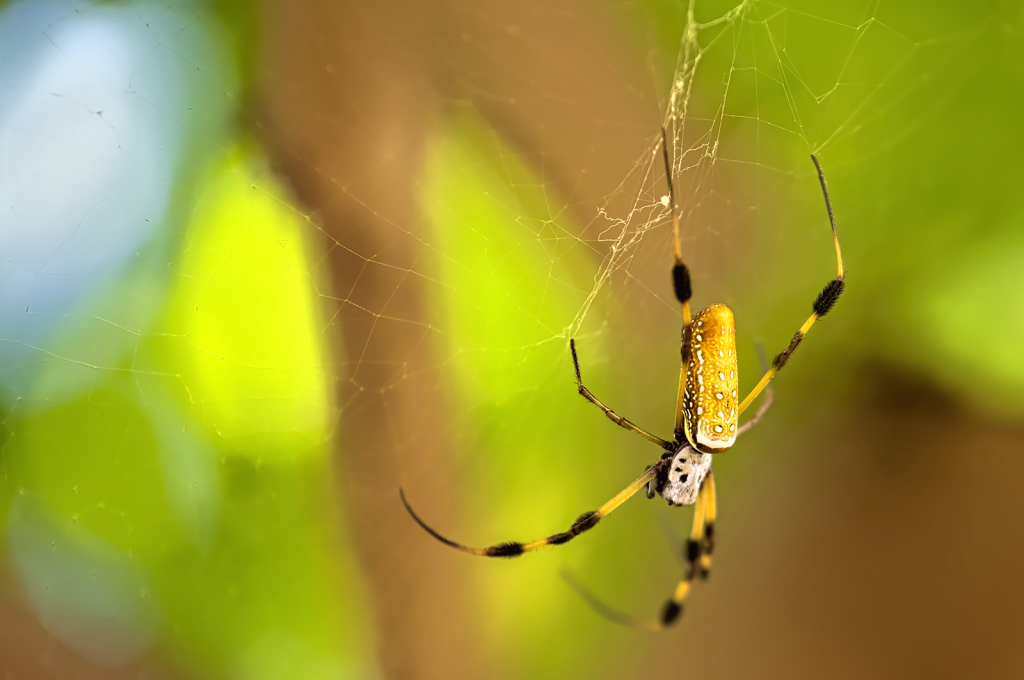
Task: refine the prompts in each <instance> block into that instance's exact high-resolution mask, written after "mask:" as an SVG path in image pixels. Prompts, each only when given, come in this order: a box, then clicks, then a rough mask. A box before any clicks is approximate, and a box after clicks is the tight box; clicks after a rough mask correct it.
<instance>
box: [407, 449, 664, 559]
mask: <svg viewBox="0 0 1024 680" xmlns="http://www.w3.org/2000/svg"><path fill="white" fill-rule="evenodd" d="M669 462H670V461H669V460H659V461H658V462H657V463H655V464H654V465H652V466H651V467H650V468H648V469H647V471H646V472H644V473H643V474H642V475H640V476H639V477H638V478H637V479H636V480H634V481H633V483H632V484H630V485H629V486H627V487H626V488H625V489H623V490H622V491H620V492H619V493H617V494H616V495H615V496H614V497H613V498H612V499H611V500H610V501H608V502H607V503H605V504H604V505H602V506H601V507H600V508H598V509H597V510H594V511H593V512H585V513H583V514H582V515H580V516H579V517H578V518H577V519H576V521H575V522H573V524H572V526H571V527H569V529H568V531H563V532H562V533H559V534H552V535H551V536H548V537H547V538H543V539H541V540H539V541H533V542H530V543H519V542H515V541H510V542H507V543H499V544H497V545H492V546H490V547H487V548H471V547H469V546H467V545H463V544H461V543H456V542H455V541H453V540H451V539H448V538H445V537H444V536H442V535H441V534H439V533H438V532H437V531H435V530H434V529H432V528H431V527H430V526H429V525H427V523H426V522H424V521H423V520H422V519H420V518H419V515H417V514H416V513H415V512H414V511H413V509H412V507H411V506H410V505H409V502H408V501H407V500H405V491H403V490H402V489H399V490H398V492H399V494H400V495H401V496H402V503H403V504H404V505H405V509H406V510H408V511H409V514H410V515H411V516H412V518H413V519H414V520H416V523H417V524H419V525H420V526H421V527H423V530H424V531H426V532H427V533H428V534H430V535H431V536H433V537H434V538H436V539H437V540H439V541H441V542H442V543H444V544H445V545H448V546H451V547H452V548H455V549H456V550H461V551H462V552H467V553H469V554H470V555H480V556H481V557H517V556H519V555H522V554H523V553H526V552H530V551H533V550H539V549H540V548H543V547H544V546H547V545H562V544H563V543H568V542H569V541H571V540H572V539H574V538H576V537H577V536H579V535H580V534H582V533H583V532H584V531H587V530H588V529H592V528H594V526H595V525H596V524H597V523H598V522H599V521H601V519H602V518H604V517H607V516H608V515H610V514H611V513H612V512H613V511H614V510H615V509H616V508H618V507H619V506H620V505H622V504H623V503H625V502H626V501H627V500H629V499H630V498H631V497H632V496H633V494H635V493H636V492H638V491H640V489H642V488H644V486H646V485H647V483H648V482H649V481H651V480H652V479H654V478H655V477H656V476H657V475H658V473H660V472H661V471H662V469H663V468H664V467H665V466H666V465H668V464H669Z"/></svg>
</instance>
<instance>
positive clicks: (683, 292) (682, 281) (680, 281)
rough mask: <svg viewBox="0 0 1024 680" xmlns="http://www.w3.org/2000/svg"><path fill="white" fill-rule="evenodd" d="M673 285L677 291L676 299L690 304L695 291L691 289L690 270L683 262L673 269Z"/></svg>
mask: <svg viewBox="0 0 1024 680" xmlns="http://www.w3.org/2000/svg"><path fill="white" fill-rule="evenodd" d="M672 285H673V287H674V288H675V289H676V299H677V300H679V301H680V302H688V301H689V300H690V298H691V297H692V296H693V289H692V288H691V287H690V270H689V269H687V268H686V265H685V264H683V263H682V262H680V263H679V264H677V265H675V266H674V267H672Z"/></svg>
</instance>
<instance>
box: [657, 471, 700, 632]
mask: <svg viewBox="0 0 1024 680" xmlns="http://www.w3.org/2000/svg"><path fill="white" fill-rule="evenodd" d="M710 482H711V475H710V474H708V477H707V480H706V481H705V482H704V485H703V486H702V487H701V490H700V493H699V494H698V495H697V502H696V503H695V504H694V506H693V526H692V528H691V529H690V538H689V540H687V541H686V564H687V567H686V573H685V574H684V575H683V578H682V579H680V581H679V585H677V586H676V589H675V592H673V593H672V597H670V598H669V600H668V602H666V603H665V606H664V608H663V609H662V610H661V619H660V620H659V622H658V623H659V627H661V628H667V627H668V626H671V625H672V624H673V623H675V621H676V619H678V618H679V616H680V614H682V613H683V605H684V604H685V602H686V598H687V597H688V596H689V594H690V587H691V586H692V584H693V580H694V579H695V578H696V577H697V576H698V574H699V575H700V577H701V578H706V577H707V573H706V570H705V562H704V549H705V537H706V536H707V526H708V524H707V522H708V496H709V490H710V488H711V487H712V484H711V483H710ZM712 515H713V513H712ZM713 521H714V517H713V516H712V522H713ZM713 532H714V529H712V533H713ZM710 567H711V562H710V561H708V562H707V563H706V568H707V569H710Z"/></svg>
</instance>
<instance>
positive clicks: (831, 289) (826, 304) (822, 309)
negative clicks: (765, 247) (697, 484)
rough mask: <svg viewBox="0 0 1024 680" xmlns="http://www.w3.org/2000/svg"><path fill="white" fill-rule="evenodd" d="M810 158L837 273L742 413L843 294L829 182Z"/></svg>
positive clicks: (839, 251) (756, 387) (841, 262)
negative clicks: (834, 254)
mask: <svg viewBox="0 0 1024 680" xmlns="http://www.w3.org/2000/svg"><path fill="white" fill-rule="evenodd" d="M811 160H813V161H814V167H815V168H817V169H818V180H819V181H820V182H821V191H822V193H824V194H825V206H826V207H827V208H828V219H829V223H830V224H831V225H832V240H833V242H834V243H835V248H836V266H837V269H838V274H837V275H836V278H834V279H833V280H832V281H829V282H828V284H827V285H826V286H825V287H824V288H822V290H821V292H820V293H818V297H817V298H815V300H814V306H813V312H812V313H811V316H810V317H809V318H808V319H807V321H805V322H804V325H803V326H801V327H800V330H798V331H797V332H796V335H794V336H793V339H792V340H790V341H789V346H788V347H786V349H785V350H783V351H782V352H781V353H779V355H778V356H776V357H775V361H774V362H772V367H771V368H769V369H768V371H767V372H766V373H765V374H764V375H763V376H761V380H760V381H759V382H758V383H757V385H756V386H754V389H753V390H751V392H750V394H748V395H747V397H746V398H745V399H744V400H743V402H742V403H740V407H739V412H740V413H743V411H744V410H746V408H747V407H748V406H750V403H751V402H752V401H754V399H755V398H756V397H757V395H758V394H760V393H761V390H763V389H764V388H765V387H766V386H767V385H768V383H769V382H771V379H772V378H774V377H775V374H776V373H778V372H779V371H781V370H782V367H783V366H785V365H786V362H787V361H789V358H790V357H791V356H793V353H794V352H796V348H797V347H799V346H800V342H801V341H802V340H803V339H804V336H805V335H807V331H809V330H810V329H811V326H813V325H814V322H815V321H817V320H818V319H820V318H821V317H823V316H825V315H826V314H828V312H829V310H831V309H832V307H833V306H834V305H835V304H836V301H837V300H839V296H840V295H842V293H843V288H844V287H845V285H846V284H845V282H844V279H843V277H844V275H845V270H844V269H843V251H842V249H841V248H840V247H839V232H837V231H836V219H835V215H834V214H833V213H832V200H831V199H830V198H829V196H828V185H827V184H825V174H824V173H823V172H822V171H821V164H820V163H818V159H817V158H816V157H815V156H814V155H813V154H812V155H811Z"/></svg>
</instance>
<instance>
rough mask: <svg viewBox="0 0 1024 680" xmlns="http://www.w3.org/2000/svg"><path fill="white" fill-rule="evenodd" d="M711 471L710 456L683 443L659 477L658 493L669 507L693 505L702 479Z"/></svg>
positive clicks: (702, 481)
mask: <svg viewBox="0 0 1024 680" xmlns="http://www.w3.org/2000/svg"><path fill="white" fill-rule="evenodd" d="M710 471H711V454H710V453H701V452H700V451H697V450H695V449H694V448H693V447H692V446H690V445H689V444H688V443H684V444H683V445H682V446H681V447H680V448H679V449H678V450H677V451H676V452H675V455H673V457H672V462H671V463H670V464H669V465H668V467H666V468H665V470H664V472H662V473H661V475H659V477H661V479H659V480H658V489H657V490H658V493H660V494H661V497H662V498H664V499H665V500H666V501H668V503H669V505H693V504H694V503H696V502H697V494H698V493H699V492H700V487H701V486H702V485H703V484H704V479H705V478H706V477H707V476H708V472H710Z"/></svg>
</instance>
